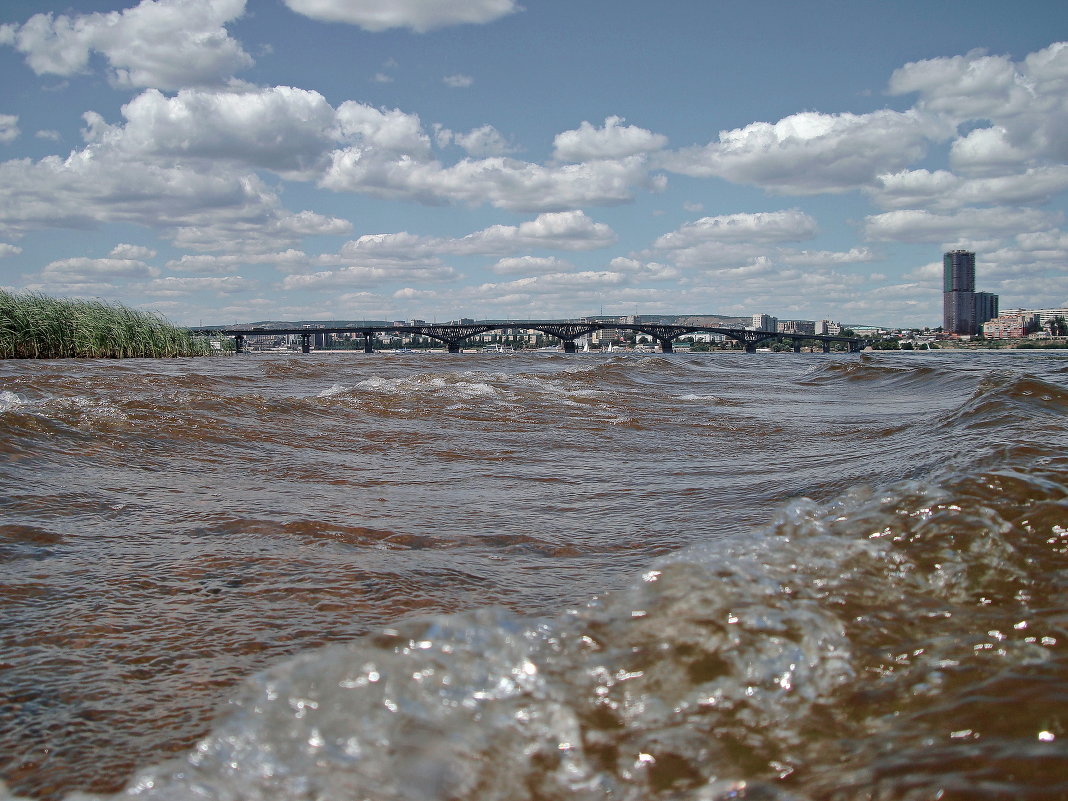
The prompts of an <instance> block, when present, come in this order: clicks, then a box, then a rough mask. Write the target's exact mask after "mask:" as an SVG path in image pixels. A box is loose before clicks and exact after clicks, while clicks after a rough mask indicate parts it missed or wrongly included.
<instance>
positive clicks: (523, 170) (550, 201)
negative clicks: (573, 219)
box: [320, 147, 654, 211]
mask: <svg viewBox="0 0 1068 801" xmlns="http://www.w3.org/2000/svg"><path fill="white" fill-rule="evenodd" d="M332 160H333V163H332V164H331V166H330V168H329V169H328V170H327V172H326V174H325V175H324V176H323V178H322V180H321V181H320V185H321V186H323V187H325V188H327V189H332V190H334V191H344V192H362V193H365V194H368V195H372V196H374V197H381V198H387V199H390V200H408V201H414V202H419V203H426V204H432V205H433V204H439V203H466V204H470V205H479V204H482V203H489V204H490V205H492V206H496V207H498V208H504V209H509V210H511V211H562V210H566V209H574V208H577V207H580V206H584V205H616V204H620V203H627V202H629V201H630V200H632V199H633V197H634V193H635V190H636V188H637V187H639V186H651V185H653V183H654V182H652V181H651V180H650V178H649V167H648V163H647V161H646V159H645V158H644V157H642V156H630V157H628V158H625V159H619V160H616V161H609V160H604V161H596V162H589V163H585V164H567V165H564V166H561V167H544V166H541V165H538V164H531V163H528V162H521V161H516V160H514V159H507V158H503V157H491V158H486V159H478V160H475V159H464V160H463V161H460V162H458V163H457V164H454V165H452V166H445V165H443V164H441V163H440V162H438V161H418V160H416V159H413V158H406V157H400V158H383V157H382V156H381V154H379V153H376V152H375V151H373V150H368V149H364V148H358V147H353V148H345V149H342V150H337V151H334V153H333V154H332Z"/></svg>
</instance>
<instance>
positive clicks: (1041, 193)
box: [0, 0, 1068, 326]
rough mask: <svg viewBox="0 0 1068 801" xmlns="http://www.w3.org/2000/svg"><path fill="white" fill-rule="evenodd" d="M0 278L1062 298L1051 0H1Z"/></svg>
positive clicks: (111, 286) (925, 301) (296, 307)
mask: <svg viewBox="0 0 1068 801" xmlns="http://www.w3.org/2000/svg"><path fill="white" fill-rule="evenodd" d="M0 72H2V75H3V76H4V80H3V81H2V82H0V286H2V287H4V288H7V289H9V290H15V291H24V290H29V291H37V292H43V293H46V294H50V295H55V296H69V297H99V298H104V299H108V300H115V301H119V302H122V303H125V304H128V305H133V306H138V307H144V308H148V309H155V310H158V311H160V312H162V313H163V314H165V315H166V316H167V317H168V318H170V319H172V320H174V321H175V322H178V323H183V324H198V323H204V324H217V323H232V322H246V321H254V320H265V319H271V320H286V319H339V320H350V319H410V318H422V319H427V320H436V321H439V322H440V321H445V320H449V319H453V318H457V317H477V318H545V317H571V316H579V315H586V314H598V313H604V314H635V313H637V314H658V313H663V314H684V313H685V314H693V313H708V314H728V315H749V314H753V313H758V312H759V313H768V314H773V315H776V316H778V317H780V318H783V319H795V318H800V319H832V320H840V321H843V322H847V323H861V324H863V323H870V324H887V325H891V324H892V325H920V326H922V325H930V326H936V325H939V324H941V273H940V265H941V254H942V252H943V251H944V250H946V249H950V248H957V247H965V248H969V249H973V250H975V251H976V252H977V254H978V255H977V287H978V288H979V289H982V290H986V291H991V292H996V293H998V294H999V295H1000V296H1001V305H1002V308H1003V309H1005V308H1012V307H1029V308H1034V307H1051V306H1068V232H1066V229H1065V225H1066V222H1065V210H1066V206H1068V4H1066V3H1064V2H1063V0H1058V1H1056V2H1054V1H1052V0H1051V1H1050V2H1046V1H1045V0H1034V1H1032V2H1023V3H1019V4H1009V3H1005V2H996V3H995V2H985V1H984V0H971V1H970V2H956V1H953V0H950V1H944V2H938V3H931V2H929V0H925V1H924V2H911V1H906V2H868V1H867V0H852V2H846V1H844V0H814V1H813V2H789V3H788V2H768V1H766V0H750V1H749V2H718V1H714V0H703V1H701V2H698V1H697V0H692V1H686V2H683V1H682V0H674V1H669V2H667V3H649V2H637V1H636V0H566V1H565V0H545V1H544V2H527V3H525V4H524V5H520V4H519V3H518V2H515V0H449V1H448V2H444V1H442V2H435V0H142V2H140V3H139V4H133V3H128V4H124V3H122V2H108V1H106V0H79V1H77V2H73V3H68V4H63V5H60V4H55V5H53V4H49V3H47V2H28V1H26V0H6V2H5V3H4V4H3V7H2V8H0Z"/></svg>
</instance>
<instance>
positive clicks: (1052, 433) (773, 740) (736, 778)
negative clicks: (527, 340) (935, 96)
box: [0, 352, 1068, 801]
mask: <svg viewBox="0 0 1068 801" xmlns="http://www.w3.org/2000/svg"><path fill="white" fill-rule="evenodd" d="M1066 414H1068V360H1066V359H1065V358H1061V357H1059V356H1058V355H1053V354H1041V353H1033V352H1032V353H987V354H964V353H931V354H918V353H913V354H904V353H902V354H874V355H869V354H864V355H857V354H853V355H819V354H803V355H794V354H756V355H746V354H707V355H706V354H692V355H683V354H677V355H673V356H666V357H665V356H638V355H623V356H610V355H584V354H575V355H573V356H564V355H562V354H561V355H552V354H530V355H509V354H501V355H492V356H491V355H486V356H475V355H470V354H463V355H451V356H450V355H447V354H428V355H416V354H409V355H394V356H391V355H388V354H373V355H365V354H343V355H332V354H331V355H328V354H321V355H317V354H310V355H306V356H301V355H293V356H243V357H235V358H219V359H207V360H205V359H201V360H176V361H140V360H137V361H133V360H131V361H123V362H99V361H63V362H6V363H0V778H2V779H3V780H4V781H6V783H7V785H8V792H10V793H12V794H14V795H17V796H29V797H35V798H60V797H62V796H64V795H66V794H68V793H70V792H73V791H86V792H93V793H105V794H106V793H115V792H118V791H120V790H122V788H124V787H125V788H126V789H125V793H126V794H127V795H134V796H139V797H144V798H147V799H153V800H156V799H168V800H169V799H175V800H177V799H193V798H197V799H273V800H276V801H286V799H298V798H299V799H322V800H323V801H329V800H331V799H374V800H375V801H378V800H379V799H383V800H384V799H390V800H391V801H392V800H393V799H397V800H398V801H399V800H400V799H405V800H406V801H407V800H409V799H411V800H413V801H414V800H415V799H465V800H470V801H476V800H480V799H508V800H509V801H511V800H512V799H538V800H539V801H541V800H542V799H579V800H580V801H581V800H582V799H591V800H592V799H635V800H637V799H672V801H674V800H676V799H678V800H680V801H682V800H686V801H690V800H691V799H692V800H694V801H712V799H728V798H748V799H773V800H774V801H788V800H791V801H792V800H794V799H842V800H843V801H844V800H845V799H1057V798H1068V586H1066V584H1068V447H1066V446H1068V417H1066ZM0 798H9V796H8V795H6V794H5V792H4V790H3V789H2V788H0Z"/></svg>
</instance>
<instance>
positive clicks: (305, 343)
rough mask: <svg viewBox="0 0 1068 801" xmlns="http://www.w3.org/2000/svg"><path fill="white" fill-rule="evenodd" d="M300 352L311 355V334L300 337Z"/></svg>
mask: <svg viewBox="0 0 1068 801" xmlns="http://www.w3.org/2000/svg"><path fill="white" fill-rule="evenodd" d="M300 352H301V353H311V334H301V335H300Z"/></svg>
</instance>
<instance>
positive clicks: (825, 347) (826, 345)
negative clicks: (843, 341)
mask: <svg viewBox="0 0 1068 801" xmlns="http://www.w3.org/2000/svg"><path fill="white" fill-rule="evenodd" d="M823 352H824V353H830V352H831V343H830V342H826V341H824V343H823Z"/></svg>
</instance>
